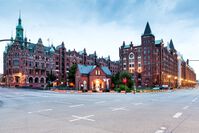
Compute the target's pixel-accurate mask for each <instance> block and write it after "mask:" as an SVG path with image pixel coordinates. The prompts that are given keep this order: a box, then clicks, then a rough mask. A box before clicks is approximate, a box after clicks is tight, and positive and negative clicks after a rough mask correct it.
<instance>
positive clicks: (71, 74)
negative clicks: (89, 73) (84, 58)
mask: <svg viewBox="0 0 199 133" xmlns="http://www.w3.org/2000/svg"><path fill="white" fill-rule="evenodd" d="M76 70H77V64H74V65H73V66H72V67H71V68H70V70H69V73H68V79H69V82H72V83H75V73H76Z"/></svg>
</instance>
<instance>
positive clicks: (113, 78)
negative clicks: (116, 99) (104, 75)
mask: <svg viewBox="0 0 199 133" xmlns="http://www.w3.org/2000/svg"><path fill="white" fill-rule="evenodd" d="M111 81H112V83H113V84H114V87H118V86H119V84H120V72H117V73H116V74H115V75H112V76H111Z"/></svg>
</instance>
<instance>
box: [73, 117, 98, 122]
mask: <svg viewBox="0 0 199 133" xmlns="http://www.w3.org/2000/svg"><path fill="white" fill-rule="evenodd" d="M92 116H94V115H88V116H83V117H82V116H77V115H72V117H74V118H76V119H73V120H69V121H70V122H73V121H79V120H87V121H92V122H94V121H95V120H93V119H89V117H92Z"/></svg>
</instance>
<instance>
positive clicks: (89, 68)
mask: <svg viewBox="0 0 199 133" xmlns="http://www.w3.org/2000/svg"><path fill="white" fill-rule="evenodd" d="M77 67H78V70H79V72H80V73H81V74H89V73H90V72H91V71H92V70H93V69H95V67H96V66H91V65H87V66H86V65H80V64H78V65H77Z"/></svg>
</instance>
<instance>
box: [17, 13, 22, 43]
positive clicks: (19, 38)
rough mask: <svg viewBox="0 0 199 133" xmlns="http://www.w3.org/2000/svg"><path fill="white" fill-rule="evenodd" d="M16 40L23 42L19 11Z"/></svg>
mask: <svg viewBox="0 0 199 133" xmlns="http://www.w3.org/2000/svg"><path fill="white" fill-rule="evenodd" d="M16 39H17V40H20V41H23V27H22V21H21V11H19V18H18V24H17V26H16Z"/></svg>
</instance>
